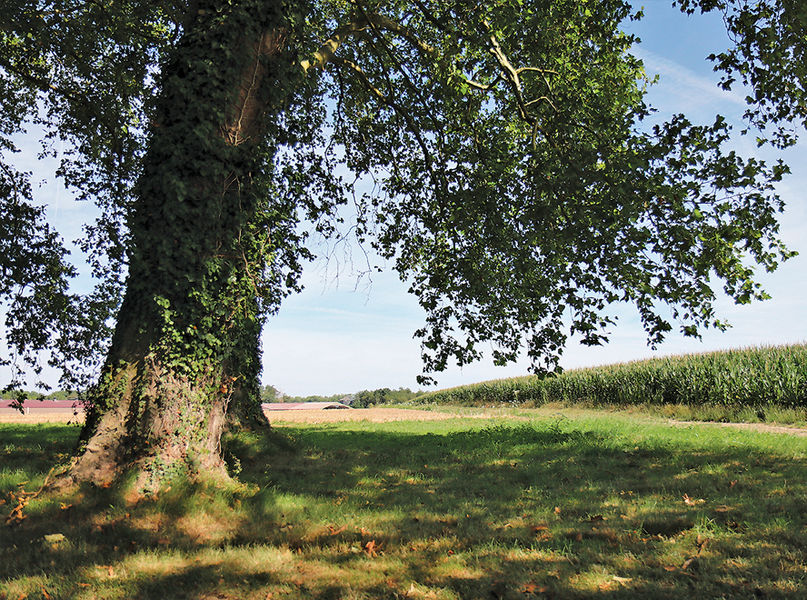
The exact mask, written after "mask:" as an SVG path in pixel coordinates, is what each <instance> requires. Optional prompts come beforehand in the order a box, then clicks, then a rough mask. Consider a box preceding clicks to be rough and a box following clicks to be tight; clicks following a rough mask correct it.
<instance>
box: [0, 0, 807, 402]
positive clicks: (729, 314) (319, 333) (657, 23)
mask: <svg viewBox="0 0 807 600" xmlns="http://www.w3.org/2000/svg"><path fill="white" fill-rule="evenodd" d="M669 4H670V3H669V1H668V0H650V1H648V2H645V3H643V5H644V7H645V13H646V16H645V18H644V20H643V21H642V22H641V23H639V24H635V25H633V26H632V27H631V30H632V31H633V32H635V33H637V34H638V35H639V36H640V37H641V38H642V43H641V44H640V45H639V46H638V48H637V53H638V55H639V56H640V57H641V58H642V59H643V60H644V62H645V66H646V69H647V71H648V73H650V74H654V73H658V74H659V75H660V78H661V79H660V82H659V84H657V85H656V86H654V88H653V89H652V90H651V92H650V102H651V104H653V105H654V106H655V107H656V108H657V109H659V111H660V115H661V116H664V115H667V114H672V113H674V112H684V113H686V114H687V115H688V116H689V117H690V118H691V119H692V120H693V121H705V122H711V121H712V120H713V118H714V115H715V114H716V113H721V114H724V115H726V116H728V117H732V116H734V117H735V118H736V117H737V116H739V115H740V114H741V113H742V111H743V101H742V97H743V95H742V94H741V93H738V92H735V93H727V92H724V91H721V90H720V89H719V88H717V86H716V85H715V82H716V81H717V76H716V75H715V74H714V73H712V70H711V65H710V63H709V62H708V61H707V60H706V59H705V57H706V56H707V55H708V54H709V53H710V52H715V51H719V50H721V49H723V48H725V47H726V46H727V45H728V43H729V40H728V38H727V35H726V33H725V30H724V29H723V24H722V21H721V20H720V18H719V17H717V16H706V17H704V16H701V15H695V16H693V17H687V16H685V15H682V14H681V13H679V12H677V11H675V10H673V9H672V8H670V6H669ZM638 5H639V4H638V3H637V6H638ZM738 125H739V123H738ZM738 129H739V126H738ZM25 146H26V153H25V155H24V156H21V157H20V158H21V160H22V161H23V163H24V164H25V165H26V167H27V168H28V169H30V170H32V171H33V172H34V173H35V177H34V179H42V178H43V177H45V176H46V174H47V173H48V171H50V170H52V165H43V164H39V163H37V161H36V145H35V144H26V145H25ZM736 146H737V149H738V150H740V151H742V152H743V153H744V154H746V155H753V154H756V155H758V156H761V157H763V158H769V159H773V158H774V155H772V154H768V153H767V152H766V153H763V154H762V155H760V152H759V150H758V149H757V148H756V146H755V144H754V143H753V139H749V140H742V139H741V140H739V141H737V142H736ZM801 146H803V144H802V145H801ZM803 154H804V152H803V149H802V148H800V147H796V148H795V149H792V150H791V151H790V152H789V153H788V154H787V155H786V156H785V158H786V162H788V163H789V164H790V166H791V169H792V171H793V175H791V176H790V177H788V178H787V179H786V180H785V181H784V182H783V183H782V184H781V186H780V188H779V193H780V194H781V196H782V198H783V199H784V200H785V201H786V203H787V205H788V206H787V211H786V213H785V214H784V215H783V218H782V237H783V239H784V240H785V241H786V242H787V243H788V244H789V245H790V246H791V247H792V248H794V249H796V250H799V251H801V252H802V253H803V255H802V256H797V257H796V258H794V259H792V260H791V261H788V262H787V263H785V264H784V265H783V266H782V267H780V269H779V270H778V271H777V272H775V273H773V274H764V275H762V276H761V277H760V280H761V281H762V282H763V284H764V287H765V289H766V290H767V291H768V292H769V293H770V294H771V295H772V296H773V298H772V299H771V300H768V301H766V302H762V303H755V304H752V305H746V306H735V305H734V304H733V303H732V302H731V301H730V300H729V299H726V298H721V299H720V300H719V301H718V311H719V313H720V314H721V315H722V316H723V317H725V318H727V319H728V321H729V322H730V323H731V324H732V325H733V328H732V329H730V330H729V331H728V332H726V333H720V332H706V334H705V335H704V337H703V340H702V341H697V340H692V339H688V338H684V337H682V336H681V335H679V334H672V335H670V336H669V338H668V340H667V341H666V342H665V343H664V344H663V345H662V346H661V347H660V348H659V349H658V350H657V351H655V352H654V351H651V350H650V349H649V348H648V347H647V345H646V342H645V336H644V332H643V331H642V328H641V326H640V324H639V321H638V318H637V317H636V314H635V311H634V310H633V309H632V307H630V306H625V307H624V309H623V310H620V312H619V315H620V318H619V321H618V323H617V325H616V326H615V327H612V329H611V341H610V343H609V344H608V345H606V346H604V347H599V348H587V347H584V346H580V345H579V344H578V343H576V342H575V341H570V343H569V345H568V346H567V349H566V352H565V354H564V358H563V360H562V362H561V364H562V365H563V366H564V367H565V368H573V367H581V366H589V365H597V364H605V363H612V362H620V361H626V360H633V359H640V358H647V357H651V356H660V355H666V354H678V353H682V352H703V351H708V350H715V349H723V348H733V347H742V346H751V345H764V344H782V343H794V342H804V341H807V320H805V319H804V318H803V316H802V305H803V302H802V299H803V298H804V297H805V296H807V279H805V277H804V275H805V273H806V272H807V269H805V265H807V263H806V262H805V261H807V247H805V244H804V240H805V238H807V205H805V203H804V202H803V200H802V193H801V192H802V190H805V189H807V158H805V157H803V156H802V155H803ZM40 174H41V176H40ZM39 196H40V197H41V198H42V199H43V201H46V202H48V203H49V205H50V215H51V218H52V220H53V222H54V223H55V224H57V226H58V227H59V229H60V230H61V231H62V232H63V234H64V235H65V237H67V238H72V237H75V236H76V235H77V234H78V233H79V230H80V224H81V223H82V222H83V220H84V219H85V218H87V214H88V212H89V207H87V206H86V205H79V204H78V203H76V202H73V201H72V199H71V198H70V196H69V195H68V193H67V192H66V191H64V189H63V188H62V187H61V186H60V185H59V184H58V182H54V181H52V180H51V181H48V182H47V183H46V184H44V185H43V186H42V187H40V189H39ZM323 249H324V248H323ZM346 251H347V252H349V251H350V248H349V247H348V248H347V249H345V248H343V249H341V250H337V251H336V252H334V253H333V254H332V257H331V259H330V261H329V262H327V263H326V262H323V261H320V262H317V263H314V264H312V265H311V266H310V268H309V269H308V270H307V271H306V273H305V274H304V277H303V281H304V283H305V286H306V289H305V290H304V291H303V292H302V293H301V294H299V295H296V296H293V297H290V298H288V299H287V300H286V301H285V303H284V305H283V306H282V307H281V309H280V312H279V313H278V315H276V316H274V317H272V318H270V320H269V323H268V325H267V328H266V331H265V332H264V335H263V350H264V354H263V366H264V370H263V380H264V382H265V383H270V384H272V385H274V386H276V387H277V388H279V389H280V390H282V391H283V392H285V393H287V394H292V395H309V394H335V393H348V392H353V391H357V390H360V389H374V388H378V387H411V388H414V387H417V384H416V381H415V377H416V376H417V375H418V374H419V373H420V372H421V364H420V352H419V347H418V343H417V342H416V341H415V340H414V339H413V338H412V334H413V332H414V331H415V330H416V329H417V328H418V327H420V326H421V325H422V323H423V313H422V311H421V310H420V308H419V307H418V305H417V302H416V300H415V299H414V297H411V296H409V295H408V294H407V293H406V286H405V284H403V283H401V282H400V281H399V280H398V278H397V275H396V274H395V273H394V272H392V271H390V270H386V271H385V272H383V273H376V274H373V276H372V280H368V279H366V278H358V276H357V275H356V269H360V268H361V266H362V263H361V259H360V256H361V254H360V253H358V252H355V249H354V257H353V258H355V259H356V260H355V261H351V256H349V254H347V253H346ZM352 262H355V268H354V267H353V266H352V265H351V263H352ZM527 367H528V364H527V363H526V362H519V363H516V364H514V365H510V366H508V367H502V368H497V367H494V366H493V365H492V363H491V362H490V361H489V360H486V361H483V362H480V363H477V364H474V365H470V366H466V367H464V368H463V369H458V368H450V369H449V370H447V371H446V372H445V373H442V374H438V375H437V377H436V378H437V380H438V387H448V386H454V385H461V384H465V383H472V382H476V381H481V380H485V379H492V378H498V377H510V376H516V375H523V374H526V373H527ZM3 375H4V374H3V373H2V371H0V383H2V380H3V378H4V377H3ZM49 379H50V377H49ZM55 379H56V377H55V375H54V376H53V377H52V381H54V382H55Z"/></svg>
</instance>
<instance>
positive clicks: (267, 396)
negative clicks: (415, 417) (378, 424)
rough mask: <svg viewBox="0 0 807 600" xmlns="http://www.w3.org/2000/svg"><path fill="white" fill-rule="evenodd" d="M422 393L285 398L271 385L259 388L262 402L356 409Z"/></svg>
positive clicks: (377, 392) (385, 391)
mask: <svg viewBox="0 0 807 600" xmlns="http://www.w3.org/2000/svg"><path fill="white" fill-rule="evenodd" d="M422 393H423V392H420V391H414V392H413V391H412V390H410V389H409V388H398V389H397V390H393V389H390V388H379V389H377V390H361V391H360V392H356V393H354V394H333V395H331V396H316V395H315V396H287V395H286V394H284V393H283V392H281V391H280V390H278V389H277V388H276V387H274V386H273V385H264V386H262V387H261V401H262V402H342V403H343V404H348V405H350V406H353V407H356V408H366V407H368V406H373V405H375V404H388V403H401V402H408V401H409V400H411V399H412V398H415V397H416V396H419V395H421V394H422Z"/></svg>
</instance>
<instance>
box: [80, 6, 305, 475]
mask: <svg viewBox="0 0 807 600" xmlns="http://www.w3.org/2000/svg"><path fill="white" fill-rule="evenodd" d="M191 4H192V5H193V4H194V3H191ZM235 4H237V6H233V5H232V4H231V3H221V2H218V3H217V2H204V1H203V2H199V3H198V6H196V7H195V9H194V10H195V12H196V14H194V15H191V16H190V17H191V18H190V19H189V21H188V22H189V23H190V25H188V26H187V28H186V31H185V33H184V35H183V39H182V40H181V41H180V42H179V43H178V44H177V46H176V48H175V49H174V51H173V53H172V55H171V57H170V58H169V60H168V61H167V63H166V64H165V65H164V66H163V71H162V85H161V96H160V98H159V100H158V106H157V107H156V110H155V115H156V116H155V119H154V122H153V123H151V124H150V128H151V137H150V142H149V147H148V151H147V154H146V157H145V160H144V168H143V172H142V176H141V179H140V182H139V184H138V189H137V200H136V204H135V206H134V207H133V209H132V213H131V214H132V217H131V222H130V230H131V235H132V242H133V243H132V251H131V254H130V256H129V276H128V282H127V291H126V295H125V298H124V302H123V305H122V308H121V311H120V314H119V316H118V322H117V326H116V331H115V334H114V337H113V341H112V346H111V350H110V353H109V356H108V359H107V362H106V367H105V370H104V372H103V374H102V378H101V380H100V381H99V383H98V385H97V386H96V389H95V390H94V391H93V394H92V397H91V399H92V401H93V407H92V410H91V412H90V414H89V416H88V420H87V424H86V426H85V431H84V434H85V435H84V439H85V440H86V441H85V445H84V448H83V450H82V453H81V454H80V456H79V457H78V459H77V460H76V462H75V464H74V465H73V467H72V469H71V471H70V473H69V475H70V476H71V477H72V479H73V480H76V481H95V482H106V481H110V480H112V479H114V478H115V477H118V476H119V475H121V474H122V473H123V472H124V471H128V470H134V471H136V472H137V474H138V478H139V481H140V484H141V486H142V487H144V488H155V487H158V486H159V485H160V482H161V481H162V480H163V479H164V478H165V477H170V476H171V475H173V474H176V473H181V472H189V473H199V472H209V473H213V474H221V475H224V474H225V471H224V463H223V461H222V457H221V453H220V438H221V434H222V430H223V428H224V426H225V423H226V420H227V413H228V407H229V406H230V405H231V404H232V403H233V402H238V403H240V404H241V406H240V408H239V411H238V413H239V418H240V419H242V420H243V419H248V418H255V414H256V412H257V410H256V408H257V407H255V406H254V405H253V407H252V408H249V402H251V401H253V400H255V399H256V396H255V395H254V394H255V392H256V385H257V375H258V370H259V367H258V362H257V361H258V355H257V350H258V348H257V342H258V335H259V332H260V327H261V315H260V312H261V311H260V310H259V302H260V300H259V297H260V292H259V287H260V286H261V278H262V276H263V273H264V271H265V268H266V262H265V261H266V259H265V257H266V256H269V255H270V251H269V250H271V248H270V247H268V246H270V244H271V239H272V238H271V231H269V230H270V228H271V222H272V219H273V218H275V217H276V215H275V217H273V215H272V204H271V184H270V180H269V172H268V168H267V165H268V164H270V161H271V147H272V142H271V140H270V139H269V138H270V136H269V135H268V134H267V129H268V127H267V123H269V122H270V120H271V110H272V107H273V106H274V107H277V106H279V105H280V104H279V103H282V101H283V100H282V95H283V93H284V91H283V90H285V89H287V88H286V86H285V85H282V84H283V83H284V82H286V79H287V78H288V77H290V73H291V70H290V69H291V64H292V61H291V60H289V59H288V57H287V56H286V55H285V50H284V28H283V22H282V18H283V17H282V15H281V14H280V9H279V8H274V7H273V3H272V2H265V1H261V2H249V1H247V2H241V3H235ZM278 4H279V3H278Z"/></svg>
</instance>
